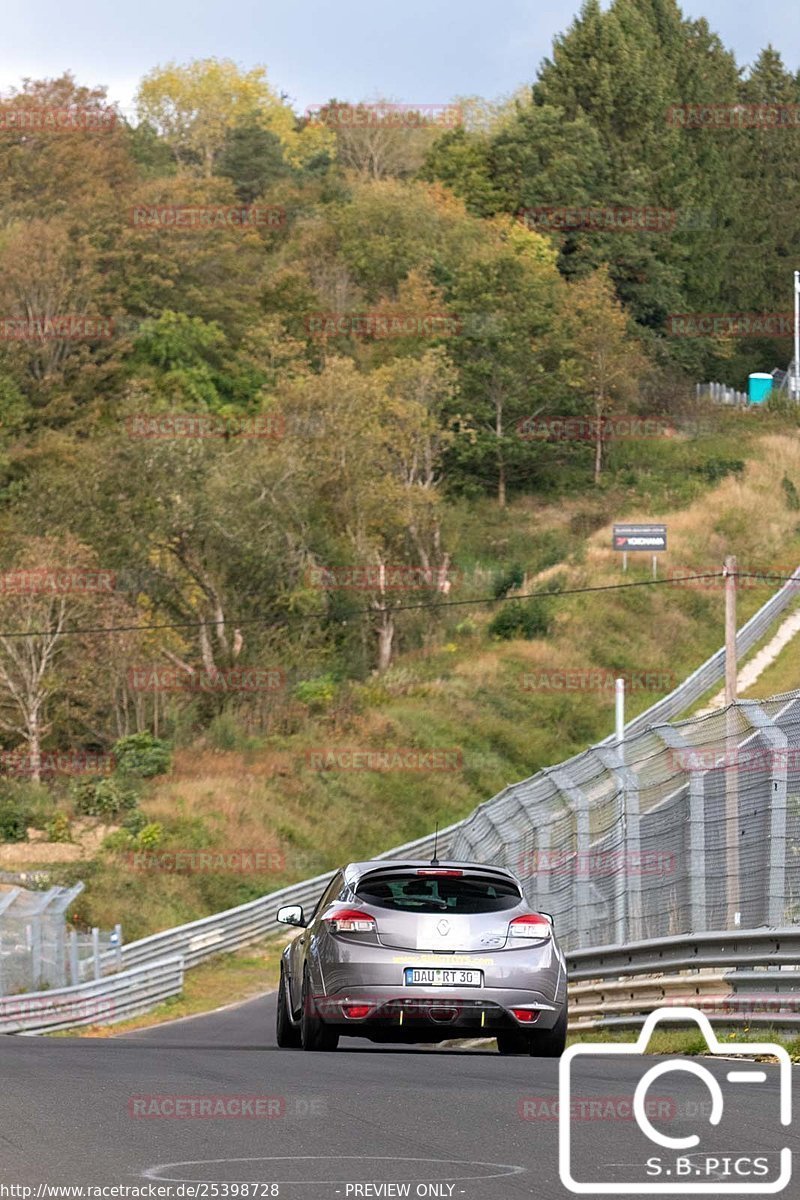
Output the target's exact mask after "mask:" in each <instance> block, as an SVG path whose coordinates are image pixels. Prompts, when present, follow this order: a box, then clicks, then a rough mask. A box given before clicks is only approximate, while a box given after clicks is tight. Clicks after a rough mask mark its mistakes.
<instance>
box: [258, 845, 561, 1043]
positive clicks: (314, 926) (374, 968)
mask: <svg viewBox="0 0 800 1200" xmlns="http://www.w3.org/2000/svg"><path fill="white" fill-rule="evenodd" d="M278 920H279V921H282V922H283V923H284V924H286V925H296V926H299V927H300V928H301V929H302V931H303V932H302V933H301V934H300V935H299V936H298V937H296V938H295V939H294V940H293V941H292V942H290V943H289V945H288V946H287V947H286V949H285V950H284V952H283V957H282V959H281V978H280V986H279V990H278V1016H277V1040H278V1045H279V1046H281V1047H285V1048H289V1047H298V1046H302V1048H303V1049H304V1050H335V1049H336V1046H337V1044H338V1042H339V1038H340V1037H342V1036H345V1037H366V1038H370V1039H371V1040H372V1041H373V1042H440V1041H442V1040H444V1039H445V1038H464V1037H487V1038H488V1037H495V1038H497V1046H498V1049H499V1050H500V1053H501V1054H531V1055H536V1056H542V1057H548V1058H557V1057H558V1056H559V1055H560V1054H561V1053H562V1052H563V1050H564V1045H565V1041H566V1035H567V972H566V964H565V961H564V955H563V953H562V952H561V949H560V948H559V945H558V942H557V941H556V936H555V931H554V929H553V921H552V918H551V917H550V916H549V915H548V914H546V913H537V912H532V911H531V909H530V906H529V905H528V903H527V901H526V900H525V897H524V895H523V892H522V887H521V885H520V883H519V881H518V880H517V879H516V878H515V877H514V876H513V875H512V874H511V872H510V871H506V870H505V869H504V868H502V867H493V866H483V865H481V864H479V863H460V862H438V861H436V860H434V861H433V862H416V861H411V862H397V861H387V860H376V861H372V862H359V863H350V864H349V866H346V867H343V868H342V870H340V871H337V873H336V875H335V876H334V878H333V879H332V880H331V882H330V884H329V885H328V887H327V888H326V889H325V891H324V892H323V894H322V896H321V897H320V900H319V902H318V904H317V906H316V908H315V909H314V912H313V913H312V914H311V915H310V916H309V917H306V915H305V914H304V913H303V910H302V908H301V907H300V905H296V904H290V905H286V906H285V907H284V908H281V909H280V910H279V911H278Z"/></svg>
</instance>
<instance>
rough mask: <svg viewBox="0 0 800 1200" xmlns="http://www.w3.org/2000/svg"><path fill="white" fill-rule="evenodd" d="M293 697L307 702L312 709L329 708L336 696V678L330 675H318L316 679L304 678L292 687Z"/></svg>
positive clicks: (319, 710) (320, 710)
mask: <svg viewBox="0 0 800 1200" xmlns="http://www.w3.org/2000/svg"><path fill="white" fill-rule="evenodd" d="M294 694H295V699H297V700H299V701H300V702H301V704H307V705H308V706H309V708H310V709H312V711H317V712H323V711H324V710H325V709H326V708H329V707H330V705H331V704H332V703H333V700H334V697H335V696H336V680H335V679H334V677H333V676H332V675H320V676H319V677H318V678H317V679H304V680H303V681H302V682H301V683H298V684H297V686H296V687H295V689H294Z"/></svg>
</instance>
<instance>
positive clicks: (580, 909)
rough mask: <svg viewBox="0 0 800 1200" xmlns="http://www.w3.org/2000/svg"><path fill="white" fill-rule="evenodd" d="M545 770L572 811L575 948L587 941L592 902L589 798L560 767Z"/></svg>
mask: <svg viewBox="0 0 800 1200" xmlns="http://www.w3.org/2000/svg"><path fill="white" fill-rule="evenodd" d="M544 773H545V775H546V776H547V777H548V779H550V780H551V782H552V783H554V784H555V786H556V787H557V788H558V790H559V791H560V792H562V793H563V794H564V796H566V798H567V801H568V804H569V806H570V807H571V808H572V812H573V813H574V815H575V888H574V895H575V914H576V917H577V948H578V949H579V948H580V947H581V946H582V945H583V944H584V943H585V941H586V933H587V930H588V929H589V925H590V921H589V914H590V913H591V909H592V903H591V895H590V891H589V883H590V879H589V876H588V873H587V870H588V863H589V852H590V849H591V840H590V831H589V798H588V796H587V795H586V793H585V792H584V791H583V790H582V789H581V788H579V787H578V785H577V784H576V783H575V782H574V781H573V780H572V779H571V777H570V776H569V775H567V773H566V771H563V770H561V769H560V768H549V767H546V768H544Z"/></svg>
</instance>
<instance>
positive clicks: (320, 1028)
mask: <svg viewBox="0 0 800 1200" xmlns="http://www.w3.org/2000/svg"><path fill="white" fill-rule="evenodd" d="M300 1045H301V1046H302V1047H303V1049H304V1050H335V1049H336V1047H337V1046H338V1045H339V1034H338V1033H337V1032H336V1030H335V1029H331V1028H330V1027H329V1026H328V1025H326V1024H325V1022H324V1021H323V1020H322V1018H321V1017H320V1016H319V1014H318V1013H317V1006H316V1005H315V1003H314V998H313V996H312V995H311V988H310V987H309V982H308V974H304V975H303V1012H302V1015H301V1017H300Z"/></svg>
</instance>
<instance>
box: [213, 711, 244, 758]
mask: <svg viewBox="0 0 800 1200" xmlns="http://www.w3.org/2000/svg"><path fill="white" fill-rule="evenodd" d="M206 737H207V739H208V743H209V745H210V746H212V747H213V748H214V749H215V750H241V749H243V747H244V745H245V744H246V742H247V737H246V735H245V734H244V732H243V731H242V729H241V727H240V726H239V722H238V721H237V720H236V717H235V716H234V715H233V713H230V712H221V713H217V715H216V716H215V717H214V718H213V719H212V720H211V721H210V722H209V725H208V729H207V730H206Z"/></svg>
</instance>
